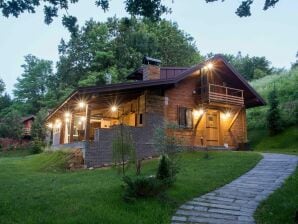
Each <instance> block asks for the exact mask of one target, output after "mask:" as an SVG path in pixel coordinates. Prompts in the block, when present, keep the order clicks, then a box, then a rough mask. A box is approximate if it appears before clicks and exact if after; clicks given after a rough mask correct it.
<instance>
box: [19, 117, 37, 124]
mask: <svg viewBox="0 0 298 224" xmlns="http://www.w3.org/2000/svg"><path fill="white" fill-rule="evenodd" d="M34 119H35V116H34V115H28V116H26V117H22V119H21V122H22V123H24V122H25V121H28V120H34Z"/></svg>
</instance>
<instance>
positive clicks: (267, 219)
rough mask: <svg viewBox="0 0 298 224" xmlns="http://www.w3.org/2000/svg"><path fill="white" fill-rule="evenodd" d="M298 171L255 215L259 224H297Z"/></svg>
mask: <svg viewBox="0 0 298 224" xmlns="http://www.w3.org/2000/svg"><path fill="white" fill-rule="evenodd" d="M297 186H298V170H296V172H295V173H294V174H293V175H292V176H290V177H289V178H288V179H287V181H286V182H285V184H284V185H283V186H282V187H281V188H279V189H278V190H277V191H276V192H274V194H272V195H271V196H270V197H269V198H268V199H267V200H266V201H264V202H263V203H262V204H261V205H260V206H259V207H258V209H257V211H256V213H255V219H256V221H257V223H262V224H267V223H268V224H275V223H276V224H279V223H287V224H291V223H292V224H295V223H297V221H298V220H296V222H295V221H294V220H295V213H296V212H297V213H298V194H297Z"/></svg>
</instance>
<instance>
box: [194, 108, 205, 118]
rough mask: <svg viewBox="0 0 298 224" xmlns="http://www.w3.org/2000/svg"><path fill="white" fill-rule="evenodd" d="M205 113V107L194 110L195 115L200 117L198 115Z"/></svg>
mask: <svg viewBox="0 0 298 224" xmlns="http://www.w3.org/2000/svg"><path fill="white" fill-rule="evenodd" d="M203 113H204V110H203V109H199V110H194V111H193V116H194V117H195V118H198V117H200V116H201V115H202V114H203Z"/></svg>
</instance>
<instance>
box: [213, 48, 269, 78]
mask: <svg viewBox="0 0 298 224" xmlns="http://www.w3.org/2000/svg"><path fill="white" fill-rule="evenodd" d="M212 55H213V54H208V56H209V57H210V56H212ZM224 57H225V58H226V59H227V61H228V62H230V63H231V64H232V65H233V66H234V67H235V68H236V70H237V71H239V73H240V74H241V75H243V77H244V78H245V79H246V80H249V81H251V80H253V79H259V78H262V77H264V76H267V75H271V74H272V73H273V71H274V68H273V67H272V66H271V62H270V61H269V60H268V59H267V58H266V57H264V56H263V57H257V56H252V57H251V56H249V55H248V54H247V55H245V56H243V55H242V53H241V52H238V54H237V55H232V54H224Z"/></svg>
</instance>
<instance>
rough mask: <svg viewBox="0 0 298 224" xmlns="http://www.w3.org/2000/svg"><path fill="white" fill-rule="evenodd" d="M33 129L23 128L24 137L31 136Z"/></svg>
mask: <svg viewBox="0 0 298 224" xmlns="http://www.w3.org/2000/svg"><path fill="white" fill-rule="evenodd" d="M30 135H31V128H23V136H30Z"/></svg>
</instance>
